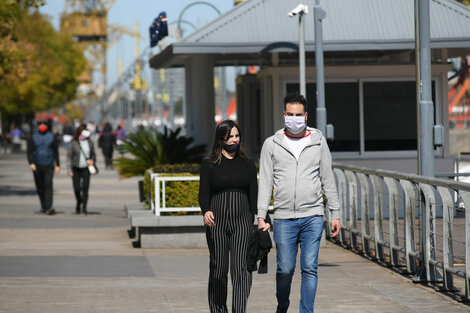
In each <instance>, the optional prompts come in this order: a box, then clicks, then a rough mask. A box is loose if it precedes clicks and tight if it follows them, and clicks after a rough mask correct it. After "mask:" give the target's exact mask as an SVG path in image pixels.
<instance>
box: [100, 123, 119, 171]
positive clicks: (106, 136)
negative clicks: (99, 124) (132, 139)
mask: <svg viewBox="0 0 470 313" xmlns="http://www.w3.org/2000/svg"><path fill="white" fill-rule="evenodd" d="M98 145H99V146H100V148H101V150H102V151H103V156H104V162H105V164H106V169H112V168H113V151H114V146H115V145H116V137H115V136H114V134H113V129H112V128H111V124H109V123H106V124H105V125H104V127H103V132H102V133H101V135H100V139H99V142H98Z"/></svg>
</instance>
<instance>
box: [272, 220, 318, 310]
mask: <svg viewBox="0 0 470 313" xmlns="http://www.w3.org/2000/svg"><path fill="white" fill-rule="evenodd" d="M273 226H274V241H275V242H276V254H277V255H276V259H277V271H276V297H277V303H278V306H277V313H284V312H287V309H288V308H289V303H290V301H289V295H290V288H291V283H292V276H293V275H294V269H295V262H296V259H297V250H298V246H299V243H300V268H301V271H302V283H301V289H300V306H299V309H300V313H307V312H312V313H313V303H314V301H315V293H316V291H317V279H318V275H317V266H318V250H319V249H320V240H321V235H322V232H323V216H322V215H314V216H309V217H304V218H298V219H275V220H274V225H273Z"/></svg>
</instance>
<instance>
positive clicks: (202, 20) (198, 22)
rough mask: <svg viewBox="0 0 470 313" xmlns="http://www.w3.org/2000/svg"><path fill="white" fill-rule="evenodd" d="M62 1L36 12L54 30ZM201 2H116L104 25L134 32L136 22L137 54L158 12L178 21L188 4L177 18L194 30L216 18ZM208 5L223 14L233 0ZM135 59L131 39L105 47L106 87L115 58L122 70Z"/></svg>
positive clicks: (112, 77) (115, 67) (115, 73)
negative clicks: (192, 26) (42, 16)
mask: <svg viewBox="0 0 470 313" xmlns="http://www.w3.org/2000/svg"><path fill="white" fill-rule="evenodd" d="M65 2H66V1H65V0H46V5H44V6H42V7H41V8H40V9H39V11H40V12H41V13H42V14H46V15H49V16H50V18H51V22H52V24H53V25H54V27H55V28H56V29H59V27H60V14H61V12H62V11H63V10H64V7H65ZM196 2H202V1H192V0H166V1H162V0H117V1H116V2H115V4H114V5H113V6H112V7H111V10H110V11H109V12H108V24H112V25H114V24H117V25H120V26H124V27H126V28H128V29H129V30H134V23H135V22H136V21H137V22H138V23H139V29H140V36H141V37H143V39H141V40H140V41H139V46H140V51H143V50H144V48H146V47H148V46H149V27H150V25H151V24H152V22H153V20H154V19H155V17H157V16H158V14H159V13H160V12H162V11H166V14H167V17H168V22H169V23H172V22H175V21H177V20H178V17H179V15H180V14H181V12H182V11H183V9H184V8H186V7H187V6H189V5H191V4H193V5H191V6H190V7H188V8H187V10H185V11H184V14H183V16H182V17H181V19H184V20H186V21H189V22H191V23H192V24H194V25H195V26H196V27H198V28H199V27H201V26H203V25H205V24H206V23H208V22H210V21H211V20H214V19H215V18H217V17H218V16H219V14H218V13H217V11H216V10H214V9H213V8H212V7H211V6H210V5H206V4H194V3H196ZM204 2H208V3H210V4H212V5H214V6H215V7H217V9H218V10H219V11H220V12H221V13H222V14H223V13H225V12H227V11H229V10H230V9H232V8H233V6H234V4H233V0H209V1H204ZM183 29H184V30H185V31H186V33H185V34H186V35H188V34H189V33H190V32H191V30H192V28H191V27H189V26H186V27H184V28H183ZM158 52H159V48H158V47H155V48H153V49H152V53H153V54H155V53H158ZM134 58H135V39H134V38H133V37H130V36H128V35H124V36H122V37H121V39H120V40H119V41H118V42H117V43H116V44H114V45H113V46H112V47H110V48H108V55H107V85H108V87H109V86H111V85H112V84H113V83H114V82H115V81H116V80H117V79H118V65H117V64H118V59H121V60H122V62H123V65H124V68H123V69H124V70H125V69H126V68H127V67H128V66H129V65H130V64H131V63H132V61H133V60H134Z"/></svg>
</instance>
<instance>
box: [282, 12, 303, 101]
mask: <svg viewBox="0 0 470 313" xmlns="http://www.w3.org/2000/svg"><path fill="white" fill-rule="evenodd" d="M307 13H308V6H307V5H305V4H299V5H298V6H296V7H295V8H294V9H293V10H292V11H290V12H289V13H287V16H289V17H294V16H296V15H299V77H300V94H301V95H302V96H304V97H307V86H306V85H307V84H306V82H305V22H304V15H306V14H307Z"/></svg>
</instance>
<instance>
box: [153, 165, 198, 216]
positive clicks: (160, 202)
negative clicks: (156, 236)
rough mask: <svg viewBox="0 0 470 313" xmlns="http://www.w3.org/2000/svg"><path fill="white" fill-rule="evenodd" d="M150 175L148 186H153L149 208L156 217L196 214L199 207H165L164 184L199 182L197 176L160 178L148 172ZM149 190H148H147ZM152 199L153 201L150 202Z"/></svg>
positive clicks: (156, 174) (158, 175)
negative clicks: (178, 213) (183, 212)
mask: <svg viewBox="0 0 470 313" xmlns="http://www.w3.org/2000/svg"><path fill="white" fill-rule="evenodd" d="M148 173H149V175H150V186H152V185H153V184H154V186H153V195H152V194H151V193H150V195H149V199H150V208H151V209H152V211H153V212H154V213H155V215H156V216H160V215H161V213H162V212H181V211H186V212H198V211H201V208H200V207H198V206H197V207H167V206H166V183H167V182H169V181H199V176H160V174H158V173H152V172H150V171H148ZM149 190H150V188H149ZM152 199H154V201H152Z"/></svg>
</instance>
